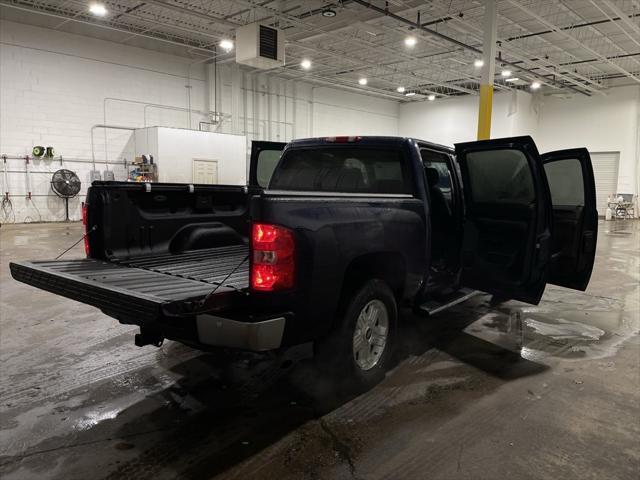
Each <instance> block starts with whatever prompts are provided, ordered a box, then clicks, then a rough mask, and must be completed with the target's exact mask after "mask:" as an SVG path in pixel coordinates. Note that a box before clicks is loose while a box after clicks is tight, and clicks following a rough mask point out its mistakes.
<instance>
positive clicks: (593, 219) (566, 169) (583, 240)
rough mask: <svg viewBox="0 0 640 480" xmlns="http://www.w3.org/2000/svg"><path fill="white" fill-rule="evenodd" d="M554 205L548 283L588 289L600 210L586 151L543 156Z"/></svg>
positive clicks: (575, 150) (580, 150)
mask: <svg viewBox="0 0 640 480" xmlns="http://www.w3.org/2000/svg"><path fill="white" fill-rule="evenodd" d="M542 162H543V163H544V170H545V173H546V175H547V181H548V183H549V191H550V192H551V202H552V204H553V228H552V230H551V231H552V240H551V262H550V266H549V272H548V277H547V281H548V282H549V283H553V284H555V285H560V286H563V287H568V288H573V289H576V290H585V289H586V288H587V284H588V283H589V278H590V277H591V270H592V269H593V261H594V259H595V255H596V237H597V235H598V211H597V210H596V187H595V181H594V177H593V168H592V166H591V158H590V157H589V152H588V151H587V149H586V148H575V149H571V150H560V151H557V152H550V153H546V154H544V155H543V156H542Z"/></svg>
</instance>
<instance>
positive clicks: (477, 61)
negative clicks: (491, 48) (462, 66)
mask: <svg viewBox="0 0 640 480" xmlns="http://www.w3.org/2000/svg"><path fill="white" fill-rule="evenodd" d="M483 65H484V60H481V59H480V58H478V59H476V60H475V61H474V62H473V66H474V67H476V68H480V67H482V66H483Z"/></svg>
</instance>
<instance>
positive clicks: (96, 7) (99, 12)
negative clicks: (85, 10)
mask: <svg viewBox="0 0 640 480" xmlns="http://www.w3.org/2000/svg"><path fill="white" fill-rule="evenodd" d="M89 11H90V12H91V13H93V14H94V15H95V16H97V17H104V16H105V15H106V14H107V7H105V6H104V3H98V2H94V3H91V4H90V5H89Z"/></svg>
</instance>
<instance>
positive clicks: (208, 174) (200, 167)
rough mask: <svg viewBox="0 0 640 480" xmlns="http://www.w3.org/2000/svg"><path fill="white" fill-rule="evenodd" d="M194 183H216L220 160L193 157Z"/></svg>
mask: <svg viewBox="0 0 640 480" xmlns="http://www.w3.org/2000/svg"><path fill="white" fill-rule="evenodd" d="M193 183H196V184H199V185H216V184H217V183H218V161H217V160H203V159H195V158H194V159H193Z"/></svg>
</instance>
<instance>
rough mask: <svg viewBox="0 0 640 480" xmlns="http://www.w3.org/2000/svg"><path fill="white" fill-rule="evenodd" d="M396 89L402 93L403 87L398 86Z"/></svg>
mask: <svg viewBox="0 0 640 480" xmlns="http://www.w3.org/2000/svg"><path fill="white" fill-rule="evenodd" d="M396 91H397V92H398V93H404V91H405V88H404V87H398V88H396Z"/></svg>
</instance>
